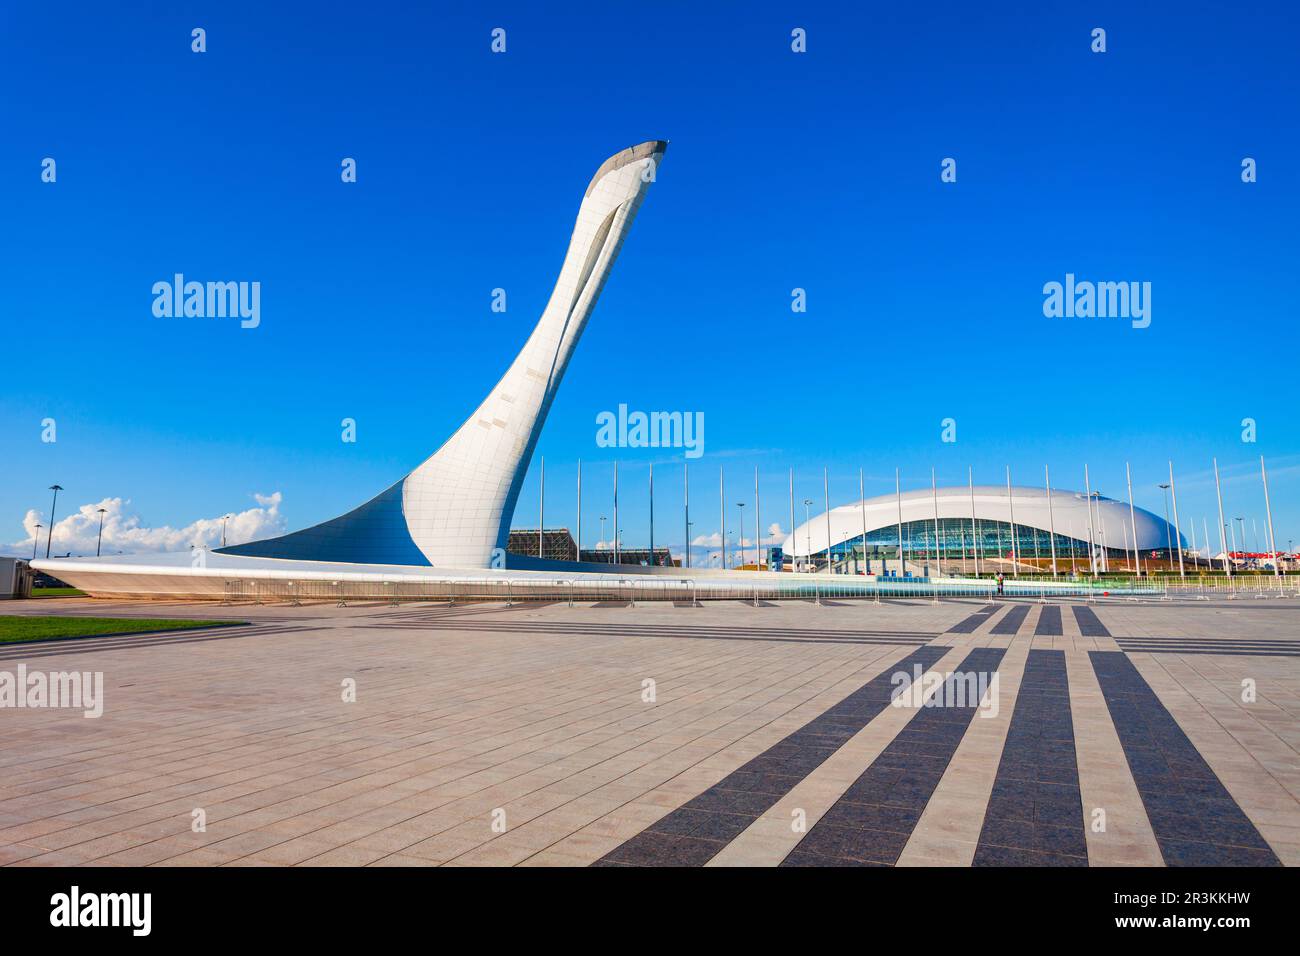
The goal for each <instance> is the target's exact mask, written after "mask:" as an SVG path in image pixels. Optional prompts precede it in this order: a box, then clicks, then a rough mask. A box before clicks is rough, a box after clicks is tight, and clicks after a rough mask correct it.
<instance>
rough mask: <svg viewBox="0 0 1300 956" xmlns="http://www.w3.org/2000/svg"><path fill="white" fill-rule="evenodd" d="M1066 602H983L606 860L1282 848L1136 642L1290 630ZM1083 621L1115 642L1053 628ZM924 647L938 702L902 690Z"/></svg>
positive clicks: (873, 860) (1222, 855) (753, 860)
mask: <svg viewBox="0 0 1300 956" xmlns="http://www.w3.org/2000/svg"><path fill="white" fill-rule="evenodd" d="M1064 607H1068V608H1069V618H1070V621H1069V623H1070V625H1071V626H1070V627H1068V628H1067V627H1066V620H1065V618H1064V617H1063V610H1064ZM1064 607H1063V606H1062V605H1039V606H1035V605H1032V604H1029V603H1013V604H1010V605H1008V606H1005V610H1004V606H994V607H988V608H981V609H980V610H979V611H977V612H975V613H973V614H971V615H969V616H968V617H966V618H965V619H963V620H961V621H959V622H958V623H956V624H954V625H953V626H952V627H950V628H949V629H948V630H947V631H946V632H945V633H944V634H943V635H940V636H938V637H936V638H935V639H934V640H933V642H932V643H931V644H929V645H928V646H926V647H922V648H919V649H917V650H914V651H912V652H911V653H909V654H906V655H905V656H902V657H900V658H899V659H898V660H897V661H896V663H895V664H894V665H893V666H892V667H888V668H886V670H885V671H884V672H882V673H881V674H879V675H877V676H876V677H875V678H873V679H872V680H870V681H868V682H867V684H865V685H863V686H862V687H861V688H859V690H858V691H855V692H854V694H852V695H850V697H849V698H846V699H845V700H844V701H842V702H841V703H840V704H837V705H835V706H834V707H832V708H830V709H829V710H827V711H826V712H825V713H823V714H822V715H821V716H819V717H817V718H815V719H814V720H813V721H811V722H810V723H808V724H807V725H805V726H804V727H803V728H801V729H800V730H798V731H796V732H795V733H793V734H791V735H790V736H789V737H787V738H786V739H785V740H783V741H781V743H779V744H777V745H775V746H774V747H771V748H769V750H768V751H765V752H764V753H762V754H760V755H759V756H758V757H756V758H754V759H753V760H751V761H749V762H748V763H747V764H744V765H743V766H741V767H740V768H738V769H737V770H735V771H734V772H732V773H731V774H729V775H727V776H725V777H724V778H723V779H722V780H721V781H720V782H719V783H718V784H716V785H715V786H712V787H710V788H708V789H706V790H705V791H704V792H703V793H701V794H699V795H698V796H696V797H694V798H691V799H688V800H686V802H685V803H684V804H682V805H681V806H679V807H678V808H677V809H675V810H672V811H670V812H668V813H667V814H666V815H664V816H662V817H661V818H660V819H658V820H657V821H655V822H653V823H651V824H650V825H649V826H647V827H646V828H645V829H644V830H642V831H641V832H639V833H636V834H634V835H632V836H631V837H630V838H628V839H626V840H624V841H623V842H622V843H621V844H620V845H618V846H616V847H615V848H614V849H613V850H611V851H609V852H607V853H606V854H605V855H604V856H602V857H601V858H600V859H599V860H598V861H596V865H601V866H702V865H724V866H726V865H779V866H891V865H935V864H948V865H976V866H1088V865H1093V866H1096V865H1161V864H1165V865H1171V866H1176V865H1200V866H1259V865H1277V864H1278V863H1279V862H1280V860H1279V858H1278V856H1277V854H1276V853H1275V852H1274V851H1273V849H1272V848H1271V847H1270V845H1269V843H1268V841H1267V840H1266V839H1265V838H1264V836H1263V835H1261V832H1260V830H1259V829H1258V828H1257V827H1256V825H1255V824H1254V823H1253V822H1252V820H1251V818H1250V817H1249V816H1248V815H1247V813H1246V812H1245V811H1244V810H1243V808H1242V806H1241V805H1239V804H1238V802H1237V801H1236V800H1235V799H1234V798H1233V796H1232V794H1231V793H1230V792H1229V791H1228V789H1227V788H1226V787H1225V786H1224V784H1223V782H1222V780H1221V779H1220V778H1219V776H1218V774H1217V773H1216V771H1215V769H1214V768H1213V767H1212V766H1211V764H1210V763H1209V762H1208V761H1207V760H1206V759H1204V758H1203V757H1202V755H1201V753H1200V752H1199V751H1198V750H1197V747H1196V746H1195V745H1194V744H1193V743H1192V741H1191V739H1190V738H1189V737H1188V735H1187V734H1186V733H1184V732H1183V730H1182V729H1181V728H1180V726H1179V724H1178V722H1177V721H1176V720H1175V719H1174V717H1173V716H1172V714H1171V713H1170V712H1169V710H1168V709H1166V708H1165V706H1164V705H1163V704H1162V703H1161V702H1160V699H1159V698H1158V696H1157V694H1156V692H1155V691H1154V690H1153V689H1152V687H1151V686H1150V685H1149V684H1148V682H1147V680H1146V679H1145V678H1144V677H1143V675H1142V673H1140V672H1139V671H1138V669H1137V668H1135V667H1134V666H1133V663H1132V661H1131V660H1130V659H1129V657H1128V654H1127V653H1126V650H1128V649H1130V648H1131V649H1133V650H1134V651H1137V652H1141V653H1145V652H1146V651H1147V649H1148V648H1150V647H1153V646H1154V647H1157V648H1160V647H1167V648H1168V650H1167V651H1166V652H1167V653H1218V654H1225V655H1230V656H1231V655H1238V654H1243V653H1247V654H1253V653H1266V652H1269V651H1271V652H1273V653H1288V652H1291V653H1294V651H1293V650H1290V651H1289V648H1290V646H1291V645H1292V644H1293V642H1289V641H1285V640H1277V641H1224V640H1217V639H1215V640H1211V639H1205V640H1196V639H1188V638H1170V639H1166V640H1162V639H1156V638H1150V637H1135V638H1123V637H1121V638H1115V637H1113V636H1112V635H1111V632H1110V630H1109V629H1108V628H1107V626H1106V625H1105V624H1104V623H1103V622H1102V620H1101V618H1100V616H1099V615H1098V614H1097V612H1096V611H1095V610H1094V609H1093V608H1091V607H1088V606H1086V605H1067V606H1064ZM1070 634H1075V635H1076V638H1075V640H1080V641H1082V644H1081V646H1082V647H1083V648H1087V647H1088V646H1089V645H1090V644H1094V643H1095V645H1096V646H1098V647H1100V648H1103V649H1100V650H1080V649H1079V648H1078V647H1074V648H1071V649H1060V648H1058V647H1054V646H1053V645H1054V644H1055V643H1056V642H1059V641H1060V640H1061V639H1062V638H1063V637H1064V638H1065V639H1066V641H1067V644H1068V643H1069V642H1070V638H1069V635H1070ZM1115 647H1119V648H1120V649H1118V650H1116V649H1112V648H1115ZM1202 647H1203V648H1204V649H1202ZM1187 648H1190V650H1188V649H1187ZM1156 652H1157V653H1160V652H1161V651H1160V650H1159V649H1157V651H1156ZM918 665H919V666H920V667H921V668H922V670H924V671H933V672H936V673H938V674H940V675H941V676H942V677H943V680H942V683H941V686H940V687H939V689H937V690H933V691H931V693H932V696H931V698H930V700H929V703H930V704H931V705H932V706H923V707H920V708H919V709H910V708H899V707H890V706H889V696H890V694H891V692H892V690H893V686H894V684H895V683H897V682H891V681H890V675H891V674H893V673H897V672H900V671H902V672H907V671H912V672H913V673H915V671H913V668H915V667H916V666H918ZM949 668H951V670H952V672H951V673H944V671H946V670H947V669H949ZM980 674H984V675H986V676H988V675H991V674H997V675H998V677H999V678H1003V677H1005V678H1006V680H1005V681H1004V682H1000V686H999V689H998V693H997V695H996V696H999V697H1000V698H1001V699H1000V700H999V701H998V702H997V703H998V706H997V707H996V708H993V711H994V712H993V713H991V714H989V713H982V712H981V707H980V705H981V701H980V700H979V699H976V700H974V701H972V700H971V699H969V697H967V698H964V699H962V698H960V696H959V695H956V694H955V693H954V689H955V687H956V686H957V685H958V684H959V683H961V682H962V681H964V680H965V679H967V678H969V677H970V675H980ZM929 676H930V675H927V677H929ZM936 700H937V701H942V702H943V704H944V705H943V706H933V705H934V704H935V702H936ZM989 702H990V701H989V698H988V697H986V698H984V699H983V703H984V704H988V703H989ZM986 718H990V719H986Z"/></svg>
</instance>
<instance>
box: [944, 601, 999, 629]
mask: <svg viewBox="0 0 1300 956" xmlns="http://www.w3.org/2000/svg"><path fill="white" fill-rule="evenodd" d="M996 610H997V608H996V607H994V606H993V605H990V606H988V607H983V608H980V609H979V610H978V611H976V612H975V613H974V614H972V615H971V616H970V617H968V618H966V619H965V620H962V621H958V622H957V623H956V624H954V625H953V626H952V627H950V628H948V630H947V632H946V633H948V634H974V633H975V629H976V628H978V627H979V626H980V625H981V624H983V623H984V622H985V621H987V620H988V619H989V615H990V614H992V613H993V612H994V611H996Z"/></svg>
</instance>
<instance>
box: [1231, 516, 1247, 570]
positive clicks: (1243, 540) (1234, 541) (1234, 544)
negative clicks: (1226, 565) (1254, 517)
mask: <svg viewBox="0 0 1300 956" xmlns="http://www.w3.org/2000/svg"><path fill="white" fill-rule="evenodd" d="M1232 520H1233V521H1235V522H1237V527H1239V528H1241V552H1242V554H1243V555H1244V554H1245V553H1246V519H1245V518H1242V517H1237V518H1233V519H1232ZM1232 550H1233V551H1236V550H1237V539H1236V538H1233V539H1232ZM1241 563H1242V566H1243V567H1244V566H1245V565H1246V563H1247V562H1246V560H1245V559H1244V558H1243V559H1242V562H1241Z"/></svg>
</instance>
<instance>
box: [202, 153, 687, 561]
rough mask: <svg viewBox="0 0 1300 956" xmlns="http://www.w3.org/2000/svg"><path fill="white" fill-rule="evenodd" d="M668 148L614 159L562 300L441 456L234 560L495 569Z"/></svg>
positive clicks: (578, 233) (579, 230) (575, 246)
mask: <svg viewBox="0 0 1300 956" xmlns="http://www.w3.org/2000/svg"><path fill="white" fill-rule="evenodd" d="M667 146H668V144H667V143H666V142H663V141H659V140H651V141H650V142H646V143H642V144H640V145H639V146H633V147H631V148H630V149H625V150H623V151H622V152H621V153H618V154H616V155H614V156H611V157H610V158H609V159H607V160H605V162H604V163H602V164H601V166H600V168H599V169H598V170H596V175H595V176H594V177H592V180H591V184H590V185H589V186H588V187H587V191H586V193H585V194H584V195H583V198H582V205H581V206H579V208H578V221H577V223H575V225H574V227H573V236H572V238H571V239H570V240H569V249H568V252H567V253H566V254H565V257H564V265H563V266H562V267H561V269H560V276H559V278H558V279H557V280H556V283H555V290H554V291H553V292H552V293H551V298H550V301H549V302H548V303H547V305H546V309H545V310H544V311H543V312H542V316H541V318H540V319H539V320H538V322H537V327H536V328H535V329H533V334H532V335H531V336H530V337H529V339H528V341H527V342H526V343H525V344H524V347H523V349H521V350H520V352H519V355H518V356H516V358H515V360H514V362H512V363H511V365H510V367H509V368H508V369H507V370H506V373H505V374H504V375H503V376H502V377H501V380H500V381H499V382H497V384H496V386H495V387H494V388H493V389H492V391H491V392H489V393H488V396H487V398H485V399H484V400H483V402H482V404H480V405H479V407H478V408H477V410H475V412H474V414H472V415H471V416H470V417H469V418H468V419H467V420H466V421H465V423H464V424H463V425H461V426H460V428H458V429H456V431H455V433H454V434H453V435H452V436H451V437H450V438H449V439H447V441H446V442H445V443H444V444H443V446H442V447H441V448H439V449H438V450H437V451H436V452H434V454H433V455H432V456H431V457H430V458H428V459H427V460H426V461H425V462H424V463H423V464H421V465H420V466H419V467H418V468H416V469H415V470H414V471H412V472H411V473H410V474H409V475H407V476H406V477H405V478H403V479H402V480H400V481H398V482H397V483H396V484H394V485H392V486H391V487H389V488H388V489H387V490H385V491H383V492H381V493H380V494H379V495H377V496H376V497H375V498H372V499H371V500H370V501H368V502H366V503H365V504H363V505H361V506H360V507H358V508H356V509H354V510H352V511H350V512H348V513H347V514H345V515H341V516H339V517H337V518H333V519H331V520H329V521H326V522H324V523H322V524H318V525H315V526H313V527H311V528H306V529H304V530H302V531H295V532H292V533H290V534H287V535H283V536H281V537H278V538H268V539H267V540H265V541H254V542H251V543H249V544H245V545H236V546H234V547H229V548H224V549H221V550H222V551H223V552H224V553H227V554H242V555H249V556H255V557H267V558H291V559H295V560H307V561H344V562H358V563H366V564H428V565H433V566H434V567H460V568H475V567H487V566H488V565H489V564H490V562H491V560H492V553H493V550H494V549H496V548H501V549H504V548H505V546H506V540H507V538H508V537H509V534H510V519H511V517H512V516H513V514H514V509H515V501H516V499H517V498H518V496H519V488H520V485H521V484H522V482H523V479H524V474H525V472H526V471H527V470H528V462H529V459H530V458H531V457H532V454H533V449H534V448H535V447H536V445H537V438H538V435H539V434H540V432H541V430H542V424H543V423H544V422H545V421H546V413H547V412H548V411H549V410H550V407H551V403H552V402H553V401H554V400H555V393H556V391H557V390H558V389H559V387H560V381H561V379H563V377H564V370H565V369H566V368H567V367H568V365H569V359H570V358H571V357H572V356H573V350H574V348H575V347H576V346H577V344H578V339H579V337H580V336H581V335H582V330H583V329H584V328H586V325H587V320H588V319H589V318H590V316H591V312H592V309H594V308H595V305H596V300H597V298H599V296H600V290H601V289H602V288H603V287H604V285H605V280H606V279H607V278H608V277H609V271H610V269H611V268H612V267H613V265H614V260H615V259H616V258H617V256H618V252H619V249H620V248H621V247H622V245H623V240H624V239H625V238H626V236H627V233H628V230H629V229H630V228H631V226H632V220H633V219H634V218H635V217H636V213H637V210H638V209H639V208H640V206H641V202H642V200H643V199H644V198H645V194H646V191H647V190H648V189H649V188H650V184H651V183H652V182H654V179H655V174H656V172H657V170H658V167H659V163H660V161H661V160H662V159H663V155H664V150H665V149H666V148H667Z"/></svg>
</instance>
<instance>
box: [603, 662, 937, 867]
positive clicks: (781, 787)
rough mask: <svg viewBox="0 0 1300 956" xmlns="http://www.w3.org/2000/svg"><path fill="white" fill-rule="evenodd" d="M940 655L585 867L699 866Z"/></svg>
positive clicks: (840, 709) (859, 696) (878, 681)
mask: <svg viewBox="0 0 1300 956" xmlns="http://www.w3.org/2000/svg"><path fill="white" fill-rule="evenodd" d="M947 652H948V648H946V647H921V648H917V650H915V651H913V652H912V653H911V654H909V655H907V656H906V657H904V658H903V659H902V660H900V661H899V662H898V663H896V664H894V665H893V666H892V667H889V668H887V669H886V670H885V671H884V672H883V673H881V674H879V675H878V676H876V677H873V678H872V679H871V680H869V681H867V682H866V683H865V684H863V685H862V686H861V687H859V688H858V689H857V690H855V691H854V692H853V693H852V694H849V696H848V697H845V698H844V699H843V700H841V701H840V702H839V703H838V704H836V705H835V706H834V707H832V708H831V709H830V710H827V711H826V712H825V713H823V714H821V715H820V716H818V717H814V718H813V719H812V720H811V721H809V722H808V723H806V724H804V725H803V726H802V727H800V728H799V729H798V730H796V731H795V732H794V733H792V734H790V735H789V736H788V737H786V738H785V739H784V740H782V741H781V742H780V743H778V744H775V745H773V746H771V747H769V748H768V749H767V750H765V751H763V753H761V754H759V755H758V756H757V757H755V758H753V759H752V760H750V761H749V762H748V763H746V764H744V765H743V766H742V767H740V769H738V770H735V771H733V772H732V773H730V774H728V775H727V776H726V777H724V778H723V779H722V780H721V781H719V782H718V783H717V784H715V785H714V786H712V787H710V788H709V789H708V790H705V791H704V792H703V793H701V794H700V795H699V796H697V797H695V798H693V799H692V800H689V801H688V802H687V803H685V804H684V805H683V806H681V807H679V808H678V809H676V810H674V811H673V812H672V813H670V814H668V815H667V816H665V817H663V818H662V819H660V820H658V821H657V822H655V823H653V824H651V825H650V826H649V827H648V828H646V829H645V830H642V831H641V832H640V833H638V834H637V835H636V836H634V837H632V838H631V839H630V840H627V841H626V842H624V843H622V844H621V845H619V846H617V847H615V848H614V849H613V850H611V851H610V852H609V853H607V854H606V855H605V856H603V857H601V859H599V860H597V861H596V862H595V863H594V864H592V865H593V866H703V865H704V864H705V863H707V862H709V860H711V859H713V858H714V857H715V856H717V854H718V853H719V852H721V850H722V848H723V847H724V846H726V845H727V844H728V843H730V842H731V841H732V840H733V839H735V838H736V837H737V836H738V835H739V834H740V833H741V832H742V831H744V830H745V829H746V828H748V827H749V825H750V824H751V823H753V822H754V821H755V820H757V819H758V818H759V817H760V816H762V815H763V814H764V813H766V812H767V810H768V809H769V808H771V807H772V805H773V804H775V803H776V802H777V801H778V800H780V799H781V798H782V797H784V796H785V795H786V794H787V793H789V792H790V791H791V790H793V789H794V788H795V786H796V785H798V784H799V782H800V781H802V780H803V779H804V777H806V776H808V774H810V773H812V772H813V771H814V770H816V769H817V768H818V767H820V766H821V765H822V763H823V762H824V761H825V760H826V758H828V757H829V756H830V755H831V754H833V753H835V751H837V750H839V748H840V747H841V746H842V745H843V744H844V742H845V741H847V740H849V739H850V738H851V737H853V736H854V735H855V734H857V733H858V731H860V730H861V729H862V728H863V727H865V726H866V725H867V723H868V722H870V720H871V719H872V718H873V717H875V716H876V715H877V714H879V713H880V712H881V711H882V710H884V709H885V708H886V707H887V706H889V701H890V699H891V698H892V696H893V693H894V689H895V684H894V681H893V677H894V675H895V674H897V673H899V672H900V671H901V672H903V673H905V674H907V676H908V679H909V682H910V680H911V678H912V676H913V674H912V671H913V668H914V667H915V666H917V665H919V666H920V667H921V668H922V670H928V669H929V668H930V667H931V666H932V665H933V664H934V662H935V661H937V660H939V658H941V657H943V655H944V654H946V653H947Z"/></svg>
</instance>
